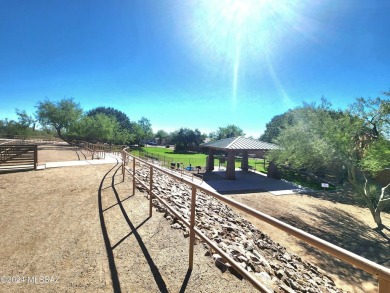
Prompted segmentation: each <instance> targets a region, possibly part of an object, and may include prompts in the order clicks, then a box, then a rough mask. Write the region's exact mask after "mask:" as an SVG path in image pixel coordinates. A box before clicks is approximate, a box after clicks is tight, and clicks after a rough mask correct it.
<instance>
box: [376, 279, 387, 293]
mask: <svg viewBox="0 0 390 293" xmlns="http://www.w3.org/2000/svg"><path fill="white" fill-rule="evenodd" d="M378 283H379V284H378V293H388V292H390V282H389V281H387V280H385V279H382V278H379V279H378Z"/></svg>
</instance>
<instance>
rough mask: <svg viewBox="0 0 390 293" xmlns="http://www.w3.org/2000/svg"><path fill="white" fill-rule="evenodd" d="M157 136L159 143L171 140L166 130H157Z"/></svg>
mask: <svg viewBox="0 0 390 293" xmlns="http://www.w3.org/2000/svg"><path fill="white" fill-rule="evenodd" d="M156 138H157V139H158V143H159V144H161V143H162V142H163V141H165V143H167V140H169V138H170V135H169V133H168V132H166V131H165V130H163V129H160V130H158V131H157V132H156Z"/></svg>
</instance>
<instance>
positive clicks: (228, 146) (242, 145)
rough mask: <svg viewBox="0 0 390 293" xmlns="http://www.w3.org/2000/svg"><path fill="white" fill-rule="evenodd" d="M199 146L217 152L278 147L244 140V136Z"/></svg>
mask: <svg viewBox="0 0 390 293" xmlns="http://www.w3.org/2000/svg"><path fill="white" fill-rule="evenodd" d="M200 146H202V147H206V148H212V149H218V150H240V151H243V150H248V151H255V150H256V151H258V150H273V149H277V148H278V147H277V146H276V145H275V144H272V143H268V142H264V141H259V140H256V139H252V138H246V137H244V136H237V137H230V138H225V139H221V140H217V141H211V142H208V143H204V144H201V145H200Z"/></svg>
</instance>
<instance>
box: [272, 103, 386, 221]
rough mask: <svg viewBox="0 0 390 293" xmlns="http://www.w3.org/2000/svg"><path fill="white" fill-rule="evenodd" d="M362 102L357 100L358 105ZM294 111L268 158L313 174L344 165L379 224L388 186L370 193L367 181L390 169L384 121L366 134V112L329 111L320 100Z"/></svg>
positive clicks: (380, 114) (348, 176) (367, 128)
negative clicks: (319, 102)
mask: <svg viewBox="0 0 390 293" xmlns="http://www.w3.org/2000/svg"><path fill="white" fill-rule="evenodd" d="M361 102H362V101H361V100H357V104H359V103H361ZM357 104H354V105H352V107H351V109H355V107H357V106H358V105H357ZM379 104H382V101H381V102H380V103H378V105H379ZM360 109H361V108H360ZM380 109H381V108H380V107H378V108H377V110H378V113H375V114H374V116H375V117H377V119H378V120H379V119H381V120H382V119H383V117H382V116H383V115H386V113H381V110H380ZM292 113H293V119H292V123H291V125H285V128H283V129H281V131H280V133H279V135H278V137H277V139H276V140H275V142H276V144H278V145H279V147H280V148H279V149H278V150H273V151H271V152H270V153H269V155H268V159H269V160H273V161H275V162H276V163H277V164H288V165H290V166H292V167H295V168H305V169H307V170H308V171H310V172H313V173H316V172H319V171H321V170H324V169H328V170H329V169H331V168H334V167H339V168H340V167H341V166H344V168H345V169H346V172H347V179H348V181H349V183H350V184H351V185H352V187H353V188H354V189H355V191H356V192H357V194H358V195H360V196H361V197H362V198H363V199H364V201H365V202H366V204H367V206H368V208H369V209H370V211H371V213H372V215H373V217H374V220H375V222H376V224H377V225H378V227H379V228H382V221H381V218H380V212H381V210H382V209H383V206H384V204H385V201H387V200H388V199H387V197H386V196H385V191H386V188H387V187H388V186H389V185H387V186H384V187H383V188H384V189H383V188H382V189H381V193H378V192H377V193H375V194H374V193H373V192H375V191H374V190H375V188H371V187H370V184H369V181H372V179H373V175H374V174H375V173H376V172H378V170H379V169H381V168H385V167H386V168H388V167H390V166H389V164H390V161H389V160H386V148H387V147H388V143H387V142H386V140H385V139H384V136H383V129H384V127H385V126H386V125H385V124H376V131H377V135H374V134H375V132H371V133H372V137H371V138H367V135H366V134H367V133H368V132H369V133H370V131H372V128H369V127H368V125H367V123H365V119H364V116H357V115H353V114H352V113H356V112H353V111H345V112H344V113H341V112H340V111H333V110H331V109H330V105H329V104H326V103H322V104H321V105H320V106H318V107H316V106H315V105H307V104H306V105H304V107H301V108H297V109H295V110H294V111H292ZM361 113H365V111H363V112H361ZM366 114H367V113H366ZM373 137H376V138H375V139H373ZM387 158H388V155H387ZM374 166H376V167H375V168H374ZM371 185H373V184H371Z"/></svg>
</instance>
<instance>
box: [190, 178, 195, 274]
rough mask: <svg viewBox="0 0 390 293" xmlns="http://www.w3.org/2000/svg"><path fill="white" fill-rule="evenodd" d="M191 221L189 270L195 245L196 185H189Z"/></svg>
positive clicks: (192, 261)
mask: <svg viewBox="0 0 390 293" xmlns="http://www.w3.org/2000/svg"><path fill="white" fill-rule="evenodd" d="M191 190H192V195H191V221H190V253H189V264H188V268H189V270H192V269H193V267H194V245H195V231H194V227H195V205H196V187H195V186H194V185H192V187H191Z"/></svg>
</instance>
